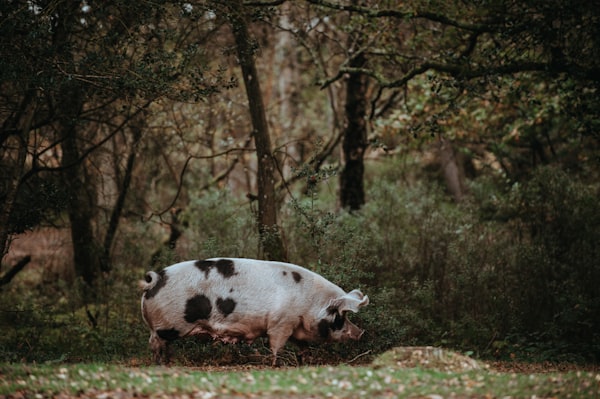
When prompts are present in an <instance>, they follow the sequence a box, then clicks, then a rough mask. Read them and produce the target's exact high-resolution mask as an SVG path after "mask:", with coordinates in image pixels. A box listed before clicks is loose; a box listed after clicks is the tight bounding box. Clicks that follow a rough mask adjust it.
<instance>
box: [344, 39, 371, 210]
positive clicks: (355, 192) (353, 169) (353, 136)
mask: <svg viewBox="0 0 600 399" xmlns="http://www.w3.org/2000/svg"><path fill="white" fill-rule="evenodd" d="M349 41H352V38H350V39H349ZM365 63H366V57H365V56H364V54H363V53H360V54H358V55H356V56H355V57H354V58H353V59H352V60H351V61H350V63H349V66H350V67H351V68H362V67H363V66H364V65H365ZM367 87H368V78H367V76H366V75H364V74H361V73H351V74H350V75H349V77H348V80H347V83H346V105H345V108H344V110H345V114H346V118H345V119H346V127H345V129H344V141H343V144H342V146H343V150H344V161H345V165H344V169H343V170H342V173H341V176H340V200H341V204H342V207H343V208H348V209H350V210H351V211H352V210H358V209H360V208H361V207H362V206H363V205H364V204H365V188H364V181H363V179H364V171H365V166H364V154H365V150H366V148H367V123H366V120H365V116H366V114H367Z"/></svg>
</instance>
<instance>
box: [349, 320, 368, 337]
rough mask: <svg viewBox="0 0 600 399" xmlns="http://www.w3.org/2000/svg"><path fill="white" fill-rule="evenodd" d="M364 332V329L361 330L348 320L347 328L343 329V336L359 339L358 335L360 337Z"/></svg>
mask: <svg viewBox="0 0 600 399" xmlns="http://www.w3.org/2000/svg"><path fill="white" fill-rule="evenodd" d="M364 333H365V330H361V329H360V328H358V327H356V326H355V325H354V324H352V323H350V322H348V328H347V329H346V330H345V331H344V338H346V339H353V340H359V339H360V337H362V336H363V334H364Z"/></svg>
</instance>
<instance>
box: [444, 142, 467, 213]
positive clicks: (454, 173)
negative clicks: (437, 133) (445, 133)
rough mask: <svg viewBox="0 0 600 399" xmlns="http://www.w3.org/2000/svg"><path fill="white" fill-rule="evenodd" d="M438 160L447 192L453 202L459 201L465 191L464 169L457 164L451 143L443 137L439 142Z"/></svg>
mask: <svg viewBox="0 0 600 399" xmlns="http://www.w3.org/2000/svg"><path fill="white" fill-rule="evenodd" d="M439 162H440V167H441V169H442V175H443V176H444V181H445V182H446V187H447V189H448V192H449V193H450V195H452V198H453V199H454V201H455V202H460V201H461V200H462V199H463V197H464V195H465V191H466V187H465V177H464V171H463V170H462V168H461V167H460V166H459V164H458V161H457V159H456V155H455V153H454V148H453V147H452V144H451V143H450V141H448V140H447V139H445V138H442V140H441V143H440V149H439Z"/></svg>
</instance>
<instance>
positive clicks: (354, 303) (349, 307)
mask: <svg viewBox="0 0 600 399" xmlns="http://www.w3.org/2000/svg"><path fill="white" fill-rule="evenodd" d="M338 301H339V312H340V313H344V312H347V311H351V312H354V313H356V312H358V310H359V309H360V308H361V307H363V306H367V305H368V304H369V297H368V296H366V295H363V293H362V292H360V291H359V290H352V291H350V292H349V293H347V294H346V295H344V296H342V297H340V298H338Z"/></svg>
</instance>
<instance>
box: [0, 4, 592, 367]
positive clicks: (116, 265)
mask: <svg viewBox="0 0 600 399" xmlns="http://www.w3.org/2000/svg"><path fill="white" fill-rule="evenodd" d="M599 60H600V4H599V3H598V2H588V1H579V0H575V1H560V0H550V1H547V0H545V1H537V0H533V1H525V2H523V1H513V0H494V1H487V0H473V1H468V0H453V1H435V0H431V1H427V0H415V1H406V2H397V1H370V0H348V1H322V0H302V1H284V0H274V1H268V0H264V1H251V0H245V1H242V0H232V1H228V2H218V1H163V0H157V1H153V2H148V1H129V0H127V1H125V0H123V1H121V0H107V1H103V2H93V1H71V0H69V1H67V0H40V1H20V0H11V1H3V2H1V3H0V125H1V128H0V170H1V171H2V173H0V202H1V206H0V247H1V248H2V263H1V267H0V323H1V325H2V337H0V358H2V359H6V360H10V361H18V360H29V361H37V360H56V359H61V360H64V359H66V360H80V359H83V360H97V359H132V358H148V359H149V352H148V350H147V347H146V345H147V331H146V328H145V326H144V325H143V323H142V320H141V317H140V315H139V302H138V301H139V297H140V292H139V291H138V289H137V284H136V281H137V280H138V279H140V278H142V276H143V274H144V272H145V271H146V270H148V269H160V268H162V267H164V266H166V265H168V264H170V263H173V262H175V261H178V260H184V259H198V258H205V257H213V256H225V257H251V258H261V259H273V260H286V261H290V262H293V263H297V264H300V265H303V266H305V267H308V268H310V269H313V270H315V271H317V272H319V273H321V274H323V275H324V276H326V277H328V278H329V279H331V280H332V281H334V282H335V283H336V284H338V285H340V286H342V287H343V288H345V289H347V290H348V289H352V288H356V287H360V288H361V290H362V291H363V292H365V293H367V294H368V295H369V297H370V298H371V305H370V306H369V308H367V309H366V310H365V312H363V313H361V314H359V315H356V316H355V317H354V318H355V320H356V322H357V323H358V324H360V325H361V326H362V327H363V328H366V329H367V333H366V334H365V337H364V338H363V340H362V341H361V342H359V343H357V344H356V345H352V346H349V345H333V346H322V347H317V348H315V349H314V351H313V354H314V357H315V358H314V359H313V360H312V361H313V362H320V361H325V360H332V359H334V360H335V359H338V358H340V359H341V358H345V359H347V358H353V357H355V356H357V355H359V354H376V353H379V352H381V351H383V350H385V349H387V348H389V347H392V346H397V345H439V346H445V347H451V348H457V349H460V350H462V351H465V352H468V353H471V354H475V355H477V356H482V357H491V358H499V359H509V358H519V359H533V360H569V361H581V362H584V361H587V362H597V361H598V360H599V358H600V335H599V334H600V333H599V331H600V325H599V323H600V290H599V289H598V287H600V249H599V248H600V245H598V244H599V243H600V210H599V209H598V198H599V197H600V179H599V177H600V151H599V150H600V148H599V147H600V141H599V140H600V115H599V114H600V96H599V91H598V90H599V88H600V87H599V86H600V80H599V77H600V61H599ZM180 346H181V347H183V348H180V352H181V353H185V356H186V359H190V361H191V362H199V361H203V360H201V359H207V358H208V359H212V361H221V362H227V361H228V360H227V359H230V360H231V359H232V356H233V358H235V360H232V361H240V356H242V357H244V359H247V357H248V356H250V355H249V354H250V353H252V351H253V349H251V348H249V347H245V346H241V347H237V348H233V349H230V348H224V347H218V348H215V347H204V349H202V347H200V348H199V347H197V346H196V345H195V344H194V343H181V344H180ZM263 349H264V348H263ZM202 351H205V352H202ZM304 361H307V362H310V361H311V359H308V358H305V359H304Z"/></svg>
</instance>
